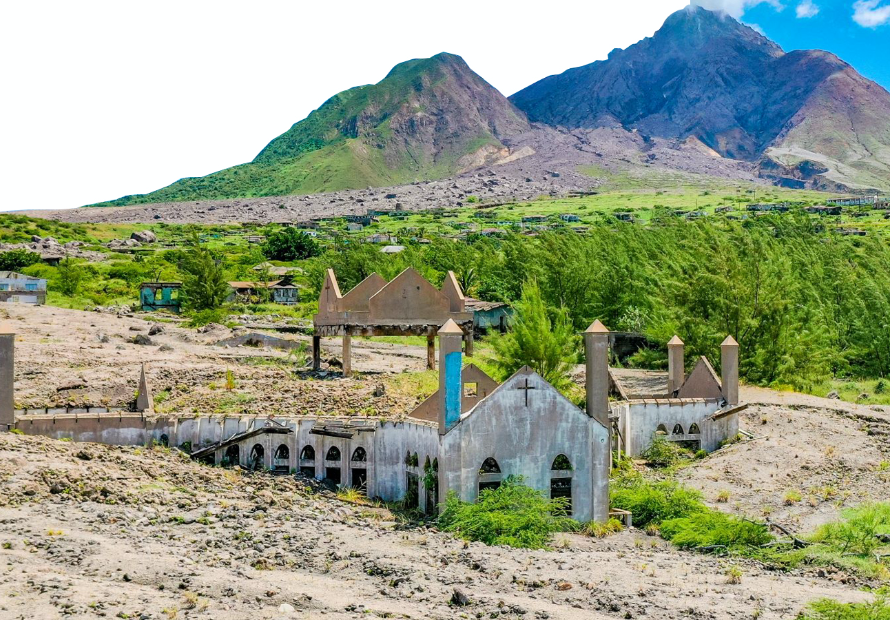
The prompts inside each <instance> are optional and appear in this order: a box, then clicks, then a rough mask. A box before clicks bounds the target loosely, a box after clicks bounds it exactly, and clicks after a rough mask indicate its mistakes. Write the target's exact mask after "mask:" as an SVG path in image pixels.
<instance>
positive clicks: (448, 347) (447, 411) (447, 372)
mask: <svg viewBox="0 0 890 620" xmlns="http://www.w3.org/2000/svg"><path fill="white" fill-rule="evenodd" d="M438 336H439V434H440V435H444V434H445V433H447V432H448V431H449V430H450V429H451V427H453V426H454V425H455V424H457V423H458V421H459V420H460V409H461V366H462V364H463V360H462V354H461V344H462V342H463V337H464V332H463V330H462V329H461V328H460V326H458V324H457V323H455V322H454V320H452V319H448V321H446V323H445V324H444V325H443V326H442V327H441V328H440V329H439V332H438Z"/></svg>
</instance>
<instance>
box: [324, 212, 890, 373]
mask: <svg viewBox="0 0 890 620" xmlns="http://www.w3.org/2000/svg"><path fill="white" fill-rule="evenodd" d="M408 266H412V267H414V268H416V269H418V270H419V271H420V272H421V273H422V274H423V275H424V276H425V277H427V278H428V279H430V280H431V281H432V282H433V283H434V284H438V283H440V282H441V281H442V280H443V278H444V276H445V273H446V271H448V270H449V269H450V270H453V271H455V273H456V275H457V277H458V281H459V282H460V284H461V286H462V287H463V288H464V290H465V291H466V292H467V293H468V294H470V295H472V296H474V297H478V298H481V299H487V300H493V301H507V302H511V303H513V302H516V301H517V300H520V299H521V298H522V291H523V287H524V286H527V285H528V283H530V282H535V283H536V287H537V290H538V291H539V292H540V297H541V299H542V301H543V304H544V306H545V307H546V310H547V313H548V316H549V319H550V322H551V324H552V325H555V326H558V325H561V324H563V322H565V323H566V324H567V325H569V326H570V327H571V329H572V330H574V331H576V332H580V331H582V330H583V329H585V328H586V327H587V326H588V325H589V324H590V323H591V322H592V321H593V320H594V319H600V320H601V321H603V323H604V324H605V325H606V326H607V327H609V328H610V329H612V330H618V331H634V332H642V333H644V334H645V335H646V336H648V337H649V338H650V340H651V341H652V342H654V343H664V342H666V341H667V340H668V339H669V338H670V337H671V336H672V335H673V334H674V333H677V334H680V335H681V337H682V338H683V340H684V341H685V342H686V345H687V347H686V351H687V355H688V356H689V358H688V359H689V360H690V361H691V360H693V359H695V357H696V356H699V355H707V356H708V357H709V358H710V359H711V360H712V361H714V362H715V363H716V362H718V361H719V351H720V343H721V342H722V341H723V339H724V338H725V337H726V335H727V334H730V335H732V336H733V337H734V338H736V340H738V341H739V343H740V344H741V345H742V348H741V355H742V359H741V373H742V375H743V376H744V378H746V379H747V380H748V381H750V382H752V383H758V384H765V385H790V386H793V387H796V388H798V389H809V388H810V387H812V386H813V385H816V384H818V383H821V382H823V381H824V380H825V379H826V378H828V377H829V376H831V375H852V376H859V377H878V376H884V375H886V374H888V372H890V320H888V317H890V248H888V247H887V244H886V243H885V241H884V240H883V239H882V238H880V237H877V236H870V237H864V238H863V237H841V236H838V235H835V234H832V233H830V232H828V231H825V230H823V229H821V228H820V226H819V224H818V222H814V221H812V220H809V219H807V218H804V217H793V216H791V217H789V216H785V217H782V218H778V217H761V218H757V219H755V220H747V221H744V222H710V221H705V220H701V221H697V222H685V221H684V222H675V223H672V222H666V223H664V224H661V225H659V226H654V227H646V228H644V227H640V226H633V225H625V224H621V223H619V224H610V223H603V224H601V225H597V226H593V227H592V228H591V231H590V233H589V234H587V235H577V234H574V233H559V232H553V233H547V234H543V235H541V236H539V237H533V238H529V237H522V236H519V235H514V236H510V237H508V238H506V239H488V238H475V239H472V238H471V239H470V240H468V242H466V243H455V242H453V241H452V240H448V239H433V242H432V244H430V245H428V246H410V247H409V248H408V249H407V250H406V251H405V252H402V253H400V254H398V255H395V256H393V255H383V254H381V253H380V252H379V249H378V248H377V247H375V246H372V245H367V244H355V243H347V242H342V243H339V244H336V245H334V246H332V247H329V248H328V250H327V251H326V252H325V253H324V254H323V255H322V256H321V257H319V258H317V259H314V260H312V261H310V267H309V269H308V271H307V273H308V275H309V277H310V284H311V285H312V286H313V287H314V288H315V290H316V292H317V291H318V290H320V287H321V286H322V282H323V279H324V269H325V268H327V267H333V268H334V269H335V270H336V273H337V277H338V279H339V283H340V287H341V290H343V291H344V292H345V291H347V290H349V289H350V288H351V287H353V286H355V285H356V284H358V283H359V282H360V281H361V280H362V279H364V278H365V277H367V276H368V275H370V274H371V273H372V272H375V271H376V272H378V273H380V274H381V275H382V276H384V277H385V278H388V279H389V278H392V277H394V276H395V275H397V274H398V273H399V272H400V271H401V270H402V269H404V268H405V267H408Z"/></svg>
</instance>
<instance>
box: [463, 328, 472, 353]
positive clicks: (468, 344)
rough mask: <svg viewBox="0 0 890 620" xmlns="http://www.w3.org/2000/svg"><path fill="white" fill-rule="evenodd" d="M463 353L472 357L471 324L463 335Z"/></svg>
mask: <svg viewBox="0 0 890 620" xmlns="http://www.w3.org/2000/svg"><path fill="white" fill-rule="evenodd" d="M464 353H465V354H466V356H467V357H473V326H472V325H470V328H469V330H468V331H467V333H466V335H465V336H464Z"/></svg>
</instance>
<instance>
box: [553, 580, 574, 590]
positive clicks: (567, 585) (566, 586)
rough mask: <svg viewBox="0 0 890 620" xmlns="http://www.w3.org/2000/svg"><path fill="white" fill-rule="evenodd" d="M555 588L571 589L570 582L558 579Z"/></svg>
mask: <svg viewBox="0 0 890 620" xmlns="http://www.w3.org/2000/svg"><path fill="white" fill-rule="evenodd" d="M556 589H557V590H559V591H560V592H565V591H566V590H571V589H572V584H570V583H569V582H568V581H560V582H559V583H558V584H556Z"/></svg>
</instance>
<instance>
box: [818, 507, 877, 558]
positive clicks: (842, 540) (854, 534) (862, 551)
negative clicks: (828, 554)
mask: <svg viewBox="0 0 890 620" xmlns="http://www.w3.org/2000/svg"><path fill="white" fill-rule="evenodd" d="M842 517H843V520H842V521H836V522H833V523H826V524H825V525H823V526H822V527H820V528H819V529H818V530H817V531H816V534H815V536H814V537H813V540H814V541H816V542H820V543H823V544H825V545H829V546H831V547H834V548H835V549H837V550H838V551H839V552H840V553H842V554H843V553H853V554H856V555H871V554H872V553H874V551H875V549H877V548H878V547H881V546H883V545H884V544H885V543H883V542H882V541H881V540H880V539H879V538H878V537H879V536H887V535H890V504H886V503H884V504H882V503H875V504H863V505H862V506H857V507H856V508H850V509H848V510H845V511H844V512H843V513H842Z"/></svg>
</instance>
